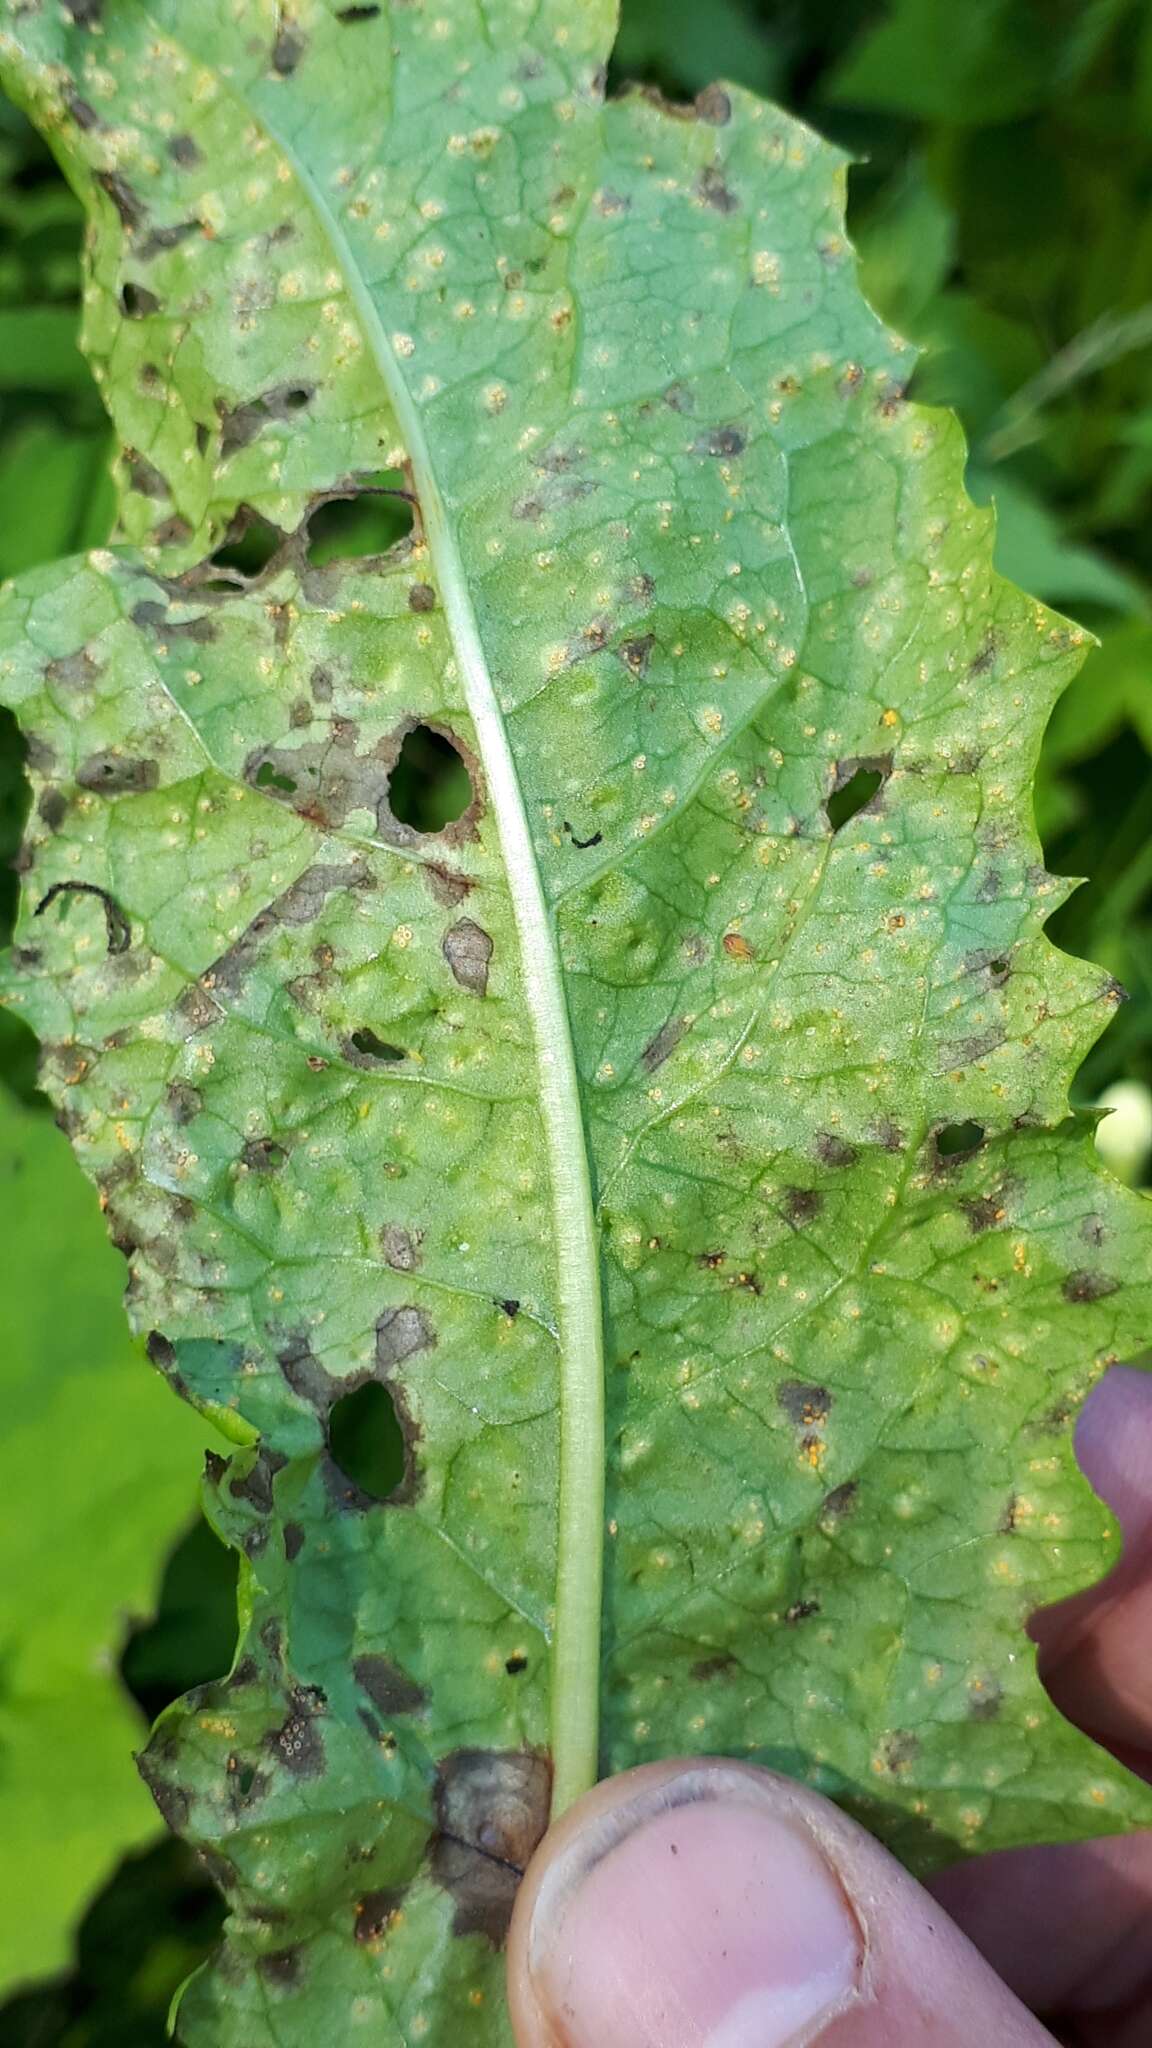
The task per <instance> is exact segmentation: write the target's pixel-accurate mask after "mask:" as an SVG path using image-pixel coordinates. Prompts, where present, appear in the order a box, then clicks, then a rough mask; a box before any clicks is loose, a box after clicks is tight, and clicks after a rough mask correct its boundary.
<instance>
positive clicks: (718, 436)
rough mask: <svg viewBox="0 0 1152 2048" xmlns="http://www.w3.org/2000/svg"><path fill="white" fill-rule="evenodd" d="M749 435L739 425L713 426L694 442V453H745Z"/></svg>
mask: <svg viewBox="0 0 1152 2048" xmlns="http://www.w3.org/2000/svg"><path fill="white" fill-rule="evenodd" d="M747 446H748V437H747V435H746V434H744V433H743V432H742V431H741V429H740V428H739V427H713V428H712V429H711V430H710V432H708V433H707V434H701V435H700V438H699V439H698V440H697V441H695V442H693V445H692V453H693V455H743V453H744V450H745V448H746V447H747Z"/></svg>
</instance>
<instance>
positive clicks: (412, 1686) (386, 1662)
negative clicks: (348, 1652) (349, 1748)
mask: <svg viewBox="0 0 1152 2048" xmlns="http://www.w3.org/2000/svg"><path fill="white" fill-rule="evenodd" d="M352 1670H353V1672H354V1674H355V1678H356V1683H357V1685H358V1686H360V1687H361V1689H362V1690H363V1691H364V1692H366V1693H367V1695H368V1697H369V1699H370V1700H371V1701H372V1704H373V1706H374V1707H376V1708H377V1709H378V1710H379V1712H380V1713H381V1714H383V1715H384V1718H385V1720H390V1719H391V1717H392V1715H393V1714H418V1713H419V1712H420V1710H421V1708H422V1707H423V1706H425V1705H426V1704H427V1698H428V1696H427V1694H426V1692H425V1691H424V1688H423V1686H422V1685H417V1683H416V1681H415V1679H414V1678H409V1676H408V1673H407V1672H406V1671H402V1670H401V1669H400V1666H399V1665H398V1664H393V1663H392V1661H391V1659H390V1658H388V1657H357V1659H356V1661H355V1663H354V1664H353V1666H352Z"/></svg>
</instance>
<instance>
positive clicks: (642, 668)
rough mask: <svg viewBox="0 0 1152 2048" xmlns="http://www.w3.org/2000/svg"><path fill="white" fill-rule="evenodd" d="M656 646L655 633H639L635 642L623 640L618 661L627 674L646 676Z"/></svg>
mask: <svg viewBox="0 0 1152 2048" xmlns="http://www.w3.org/2000/svg"><path fill="white" fill-rule="evenodd" d="M655 645H656V635H655V633H641V634H640V635H639V636H638V637H637V638H636V639H635V640H625V641H624V643H623V645H622V647H621V648H620V659H621V661H622V662H623V663H624V666H625V668H626V669H627V670H628V671H629V674H631V675H634V676H646V675H647V673H648V664H649V662H650V661H651V659H652V649H653V648H654V647H655Z"/></svg>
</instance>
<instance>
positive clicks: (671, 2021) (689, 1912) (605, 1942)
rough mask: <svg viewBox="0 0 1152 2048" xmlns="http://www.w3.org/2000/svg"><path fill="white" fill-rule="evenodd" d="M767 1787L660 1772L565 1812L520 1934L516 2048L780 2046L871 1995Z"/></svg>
mask: <svg viewBox="0 0 1152 2048" xmlns="http://www.w3.org/2000/svg"><path fill="white" fill-rule="evenodd" d="M771 1784H772V1781H771V1780H769V1779H768V1778H767V1777H766V1776H765V1774H763V1773H759V1772H754V1771H749V1770H746V1769H743V1768H741V1767H740V1766H733V1765H725V1764H723V1763H719V1762H709V1761H705V1762H704V1763H703V1764H694V1763H684V1764H670V1765H664V1766H655V1767H649V1768H646V1769H641V1770H638V1771H633V1772H628V1773H626V1774H625V1776H624V1777H623V1778H620V1779H617V1780H615V1781H613V1782H612V1783H610V1784H608V1785H605V1786H600V1787H598V1788H597V1791H596V1792H595V1793H593V1794H592V1795H591V1796H590V1797H589V1799H587V1800H585V1801H582V1802H581V1804H580V1806H579V1807H578V1808H576V1809H574V1810H573V1812H572V1813H571V1814H569V1815H568V1816H566V1818H565V1820H564V1821H563V1822H562V1823H561V1826H560V1829H558V1830H557V1831H556V1833H555V1835H554V1837H553V1838H552V1839H551V1840H550V1841H549V1844H548V1848H547V1851H546V1854H545V1857H544V1859H543V1860H542V1861H538V1862H537V1864H536V1865H534V1866H533V1869H532V1870H531V1871H530V1872H529V1876H528V1878H527V1879H526V1881H525V1886H524V1888H523V1890H522V1893H521V1897H520V1900H519V1901H518V1904H517V1912H516V1918H515V1921H514V1924H513V1931H512V1938H511V1946H510V1955H509V1969H510V1983H511V1988H512V1998H513V2015H514V2022H515V2025H516V2029H517V2040H518V2041H519V2042H520V2043H521V2048H545V2044H548V2048H553V2044H557V2048H559V2044H563V2048H694V2044H697V2043H703V2042H709V2043H712V2042H715V2043H717V2044H720V2043H723V2048H785V2044H787V2043H790V2042H793V2041H797V2040H801V2039H803V2040H813V2039H815V2038H817V2035H818V2033H819V2030H820V2028H821V2027H822V2025H823V2024H824V2023H826V2022H827V2021H828V2020H829V2019H830V2018H831V2017H832V2016H833V2015H834V2014H836V2013H839V2012H842V2011H844V2010H845V2009H846V2008H847V2007H848V2006H849V2005H850V2004H851V2003H852V2002H853V2000H854V1999H855V1998H857V1997H858V1996H859V1994H860V1989H861V1984H862V1981H863V1972H864V1963H865V1946H866V1944H865V1939H864V1934H863V1930H862V1928H861V1926H860V1923H859V1921H858V1919H857V1917H856V1915H855V1913H854V1911H853V1909H852V1906H851V1903H850V1901H849V1900H848V1898H847V1897H846V1895H845V1892H844V1888H843V1885H842V1884H841V1882H840V1879H839V1876H838V1874H837V1872H836V1869H835V1867H834V1865H833V1864H832V1863H830V1862H829V1861H828V1860H827V1858H826V1857H825V1856H824V1854H823V1853H822V1851H821V1848H820V1845H819V1843H818V1841H817V1840H816V1838H815V1837H814V1835H813V1834H812V1832H811V1830H810V1829H809V1827H807V1826H806V1825H805V1823H804V1822H803V1820H797V1818H796V1816H795V1815H794V1814H790V1813H789V1812H788V1811H787V1803H786V1802H780V1801H778V1800H777V1799H776V1798H775V1797H774V1796H772V1794H771V1791H770V1790H769V1789H768V1788H769V1787H770V1786H771Z"/></svg>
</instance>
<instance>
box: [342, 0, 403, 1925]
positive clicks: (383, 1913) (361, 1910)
mask: <svg viewBox="0 0 1152 2048" xmlns="http://www.w3.org/2000/svg"><path fill="white" fill-rule="evenodd" d="M366 12H368V13H370V14H375V12H376V9H375V8H374V7H373V8H368V9H367V10H366ZM339 18H340V17H339V16H337V20H339ZM403 1897H404V1894H403V1892H402V1891H400V1890H398V1889H397V1890H389V1891H378V1892H365V1894H364V1897H363V1898H362V1899H361V1900H360V1902H359V1904H358V1905H357V1908H356V1922H355V1926H354V1928H353V1933H354V1934H355V1936H356V1939H357V1941H379V1939H380V1936H381V1935H382V1934H383V1932H384V1929H385V1928H386V1927H387V1925H388V1922H389V1920H391V1918H392V1915H393V1914H394V1913H398V1912H399V1910H400V1904H401V1901H402V1899H403Z"/></svg>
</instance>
